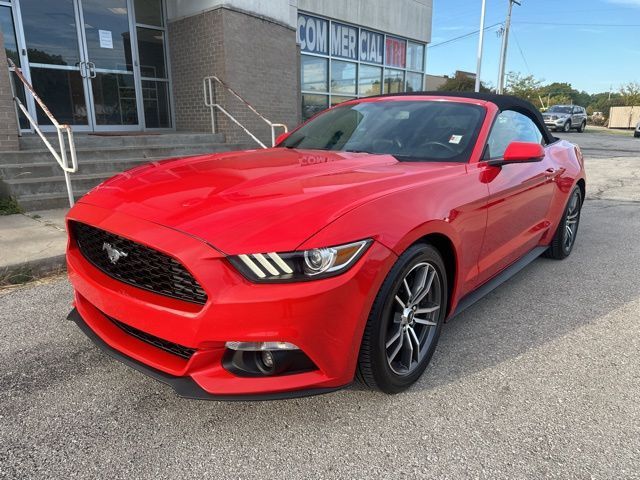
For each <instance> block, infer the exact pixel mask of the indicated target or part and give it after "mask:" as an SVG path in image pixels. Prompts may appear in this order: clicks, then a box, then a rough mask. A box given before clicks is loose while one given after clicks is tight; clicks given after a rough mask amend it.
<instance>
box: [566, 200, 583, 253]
mask: <svg viewBox="0 0 640 480" xmlns="http://www.w3.org/2000/svg"><path fill="white" fill-rule="evenodd" d="M580 204H581V202H580V192H579V191H578V190H576V191H574V192H573V195H571V200H569V206H568V207H567V218H566V220H565V222H564V241H563V246H564V249H565V251H569V250H571V248H572V247H573V243H574V242H575V240H576V234H577V233H578V222H579V221H580V206H581V205H580Z"/></svg>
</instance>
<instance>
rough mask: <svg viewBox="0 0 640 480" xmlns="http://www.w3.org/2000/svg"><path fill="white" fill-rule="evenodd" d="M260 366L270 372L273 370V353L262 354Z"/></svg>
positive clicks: (266, 351) (265, 352)
mask: <svg viewBox="0 0 640 480" xmlns="http://www.w3.org/2000/svg"><path fill="white" fill-rule="evenodd" d="M262 364H263V365H264V366H265V367H267V368H268V369H269V370H271V369H272V368H273V353H271V352H269V351H268V350H265V351H264V352H262Z"/></svg>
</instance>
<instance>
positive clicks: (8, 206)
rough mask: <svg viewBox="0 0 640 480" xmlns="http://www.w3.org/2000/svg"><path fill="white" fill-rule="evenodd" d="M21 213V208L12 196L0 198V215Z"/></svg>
mask: <svg viewBox="0 0 640 480" xmlns="http://www.w3.org/2000/svg"><path fill="white" fill-rule="evenodd" d="M15 213H22V208H21V207H20V205H18V202H16V201H15V199H13V198H0V215H13V214H15Z"/></svg>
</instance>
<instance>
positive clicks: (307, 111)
mask: <svg viewBox="0 0 640 480" xmlns="http://www.w3.org/2000/svg"><path fill="white" fill-rule="evenodd" d="M328 107H329V96H328V95H315V94H304V95H302V119H303V120H308V119H309V118H311V117H313V116H314V115H315V114H316V113H318V112H321V111H322V110H324V109H326V108H328Z"/></svg>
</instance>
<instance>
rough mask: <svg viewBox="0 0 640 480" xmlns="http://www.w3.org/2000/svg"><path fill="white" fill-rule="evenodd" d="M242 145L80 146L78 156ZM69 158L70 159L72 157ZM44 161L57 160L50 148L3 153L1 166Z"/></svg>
mask: <svg viewBox="0 0 640 480" xmlns="http://www.w3.org/2000/svg"><path fill="white" fill-rule="evenodd" d="M234 148H236V149H237V148H239V147H238V146H237V145H229V144H226V143H207V144H164V145H135V146H124V147H123V146H116V147H98V148H78V149H76V155H77V158H78V164H79V165H80V164H82V163H83V162H85V161H93V160H113V159H118V160H127V159H137V158H160V157H164V158H175V157H182V156H189V155H196V154H202V153H215V152H225V151H228V150H233V149H234ZM69 161H71V160H70V159H69ZM40 162H42V163H45V162H55V159H54V158H53V156H52V155H51V152H50V151H49V150H47V149H38V150H16V151H9V152H1V153H0V165H5V164H17V163H40Z"/></svg>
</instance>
